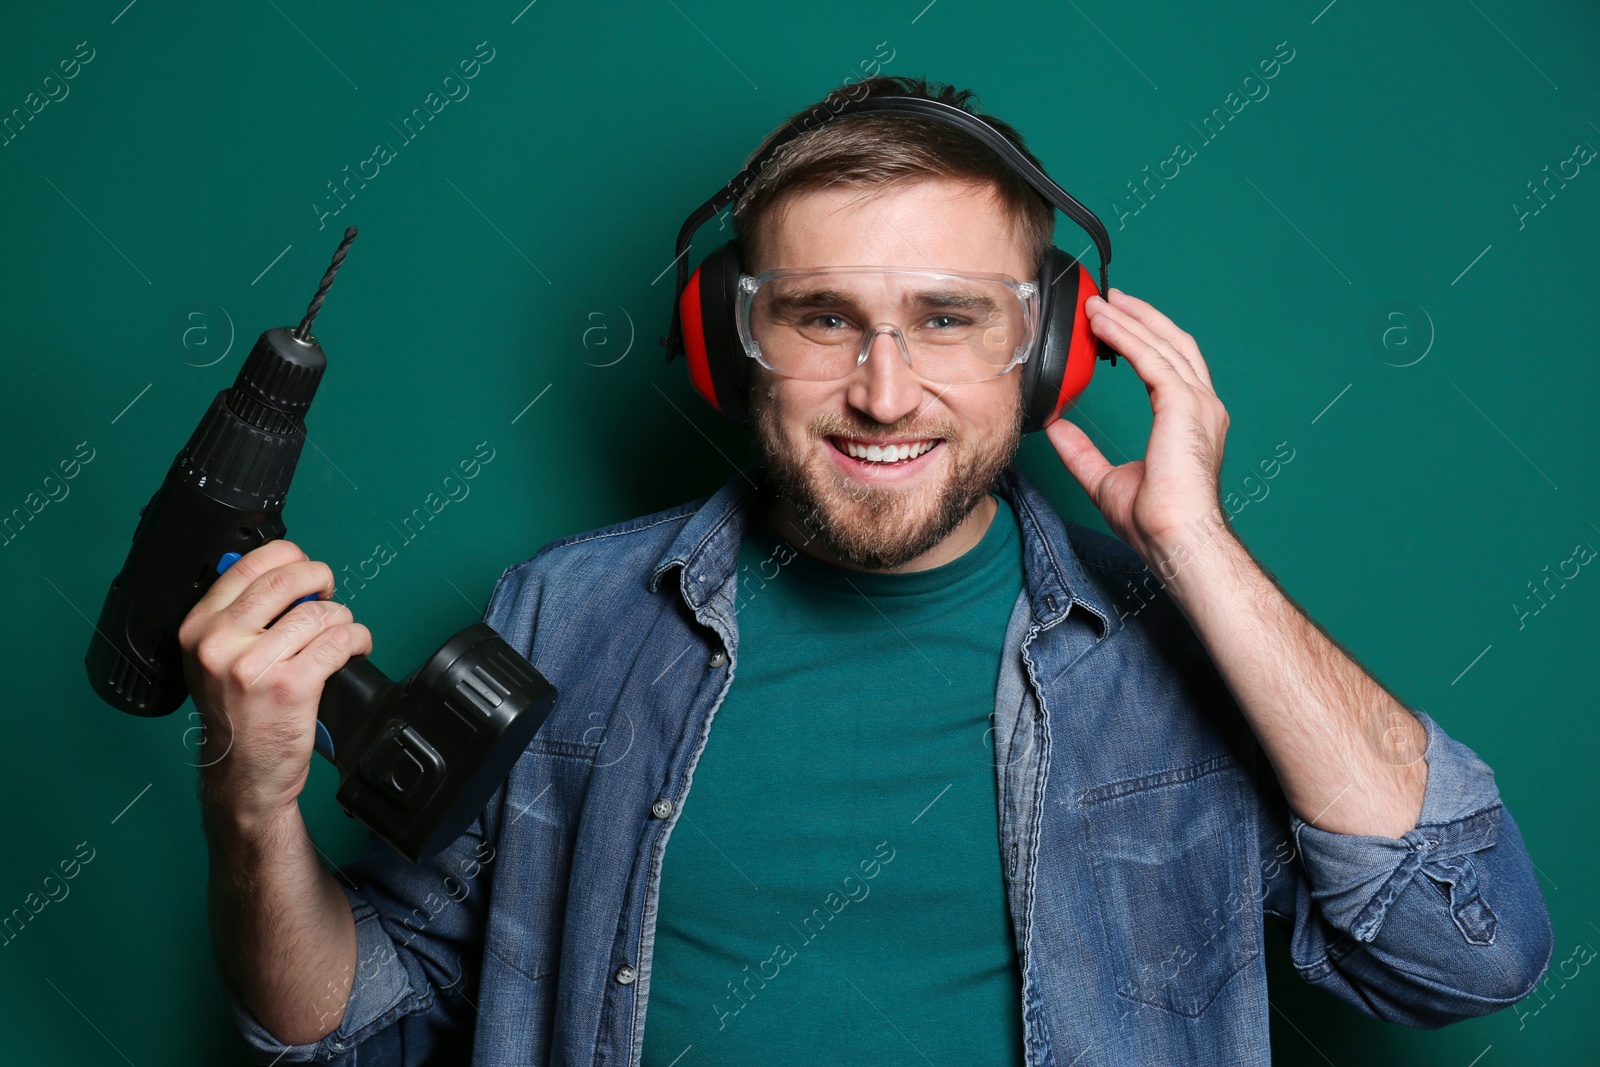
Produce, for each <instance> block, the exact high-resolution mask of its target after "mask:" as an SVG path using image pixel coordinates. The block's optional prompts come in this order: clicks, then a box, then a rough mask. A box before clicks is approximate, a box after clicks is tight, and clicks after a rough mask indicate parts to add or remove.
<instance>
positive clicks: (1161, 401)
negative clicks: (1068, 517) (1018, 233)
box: [1044, 289, 1228, 566]
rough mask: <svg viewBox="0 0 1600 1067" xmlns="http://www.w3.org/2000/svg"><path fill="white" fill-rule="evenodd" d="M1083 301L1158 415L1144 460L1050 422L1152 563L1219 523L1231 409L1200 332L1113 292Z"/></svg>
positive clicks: (1111, 515) (1100, 500) (1070, 462)
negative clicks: (1116, 458) (1192, 529)
mask: <svg viewBox="0 0 1600 1067" xmlns="http://www.w3.org/2000/svg"><path fill="white" fill-rule="evenodd" d="M1110 293H1111V300H1110V302H1109V303H1107V302H1106V301H1105V300H1102V299H1101V298H1100V297H1098V296H1093V297H1090V298H1089V300H1088V301H1087V302H1086V303H1085V304H1084V308H1085V310H1087V311H1088V313H1089V326H1090V329H1092V330H1093V331H1094V333H1095V335H1096V336H1097V337H1100V338H1101V339H1103V340H1104V341H1105V342H1106V343H1107V344H1109V345H1110V346H1111V347H1112V348H1114V349H1116V350H1117V352H1118V353H1120V354H1121V355H1122V356H1124V357H1125V358H1126V359H1127V360H1128V362H1129V363H1130V364H1131V365H1132V366H1133V369H1134V371H1135V373H1137V374H1138V375H1139V377H1140V378H1141V379H1143V381H1144V384H1145V388H1146V389H1147V390H1149V393H1150V407H1151V409H1152V410H1153V411H1154V413H1155V419H1154V422H1153V423H1152V424H1151V427H1150V444H1149V447H1148V448H1147V449H1146V450H1145V458H1144V459H1141V460H1134V461H1132V462H1130V463H1124V464H1122V465H1121V466H1112V465H1111V463H1109V462H1108V461H1107V460H1106V457H1105V456H1104V455H1102V454H1101V452H1100V450H1099V449H1098V448H1096V447H1095V446H1094V443H1093V442H1091V441H1090V440H1089V436H1088V435H1087V434H1085V433H1084V432H1083V430H1081V429H1079V428H1078V426H1076V425H1075V424H1073V423H1071V422H1068V421H1067V420H1066V419H1057V420H1056V421H1055V422H1053V423H1051V424H1050V425H1049V426H1048V427H1046V428H1045V431H1044V432H1045V436H1046V437H1048V438H1049V439H1050V443H1051V444H1052V445H1054V446H1055V450H1056V452H1057V453H1058V454H1059V455H1060V456H1061V462H1062V463H1064V464H1065V465H1066V468H1067V470H1068V471H1070V472H1071V474H1072V476H1073V477H1074V478H1076V479H1077V480H1078V484H1080V485H1082V486H1083V488H1084V491H1085V492H1087V493H1088V494H1089V499H1090V500H1092V501H1094V504H1095V507H1097V508H1099V509H1100V512H1101V514H1103V515H1104V516H1105V518H1106V524H1107V525H1109V526H1110V527H1111V531H1112V532H1113V533H1115V534H1116V535H1117V536H1118V537H1119V538H1121V539H1122V540H1123V541H1124V542H1126V543H1127V544H1128V545H1130V546H1132V547H1133V548H1134V549H1135V550H1136V551H1138V553H1139V554H1140V555H1141V556H1142V557H1143V558H1144V559H1145V561H1146V562H1147V563H1151V565H1152V566H1154V565H1156V563H1155V562H1154V561H1156V560H1158V559H1159V558H1161V557H1162V555H1163V553H1164V552H1166V551H1167V550H1169V549H1170V548H1171V546H1172V545H1173V544H1174V543H1175V542H1177V541H1179V540H1180V539H1181V534H1182V531H1183V530H1184V529H1185V527H1188V526H1190V525H1191V524H1195V523H1200V524H1205V523H1208V522H1210V521H1211V520H1213V519H1215V517H1216V515H1217V512H1218V510H1219V509H1218V506H1217V496H1218V488H1219V485H1220V479H1221V469H1222V442H1223V437H1224V436H1226V434H1227V432H1228V412H1227V410H1226V409H1224V408H1223V406H1222V401H1221V400H1219V399H1218V398H1217V394H1216V392H1215V391H1214V390H1213V389H1212V388H1211V372H1210V371H1209V370H1207V368H1206V363H1205V360H1204V359H1203V358H1202V357H1201V355H1200V348H1199V346H1198V345H1196V344H1195V341H1194V338H1193V337H1191V336H1189V335H1188V334H1186V333H1184V332H1183V331H1182V330H1180V329H1178V327H1177V326H1175V325H1173V322H1172V320H1171V319H1169V318H1167V317H1166V316H1165V315H1163V314H1162V313H1161V312H1159V311H1157V310H1156V309H1155V308H1153V307H1151V306H1150V305H1149V304H1147V303H1145V302H1144V301H1143V300H1140V299H1138V298H1137V297H1132V296H1129V295H1128V294H1127V293H1124V292H1122V291H1121V290H1120V289H1112V290H1110Z"/></svg>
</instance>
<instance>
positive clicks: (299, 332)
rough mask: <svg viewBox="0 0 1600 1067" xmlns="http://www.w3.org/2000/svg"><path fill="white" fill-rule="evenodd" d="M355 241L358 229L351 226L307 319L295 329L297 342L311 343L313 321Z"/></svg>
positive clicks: (314, 299) (324, 277)
mask: <svg viewBox="0 0 1600 1067" xmlns="http://www.w3.org/2000/svg"><path fill="white" fill-rule="evenodd" d="M355 239H356V228H355V227H354V226H351V227H350V228H349V229H347V230H345V231H344V240H342V241H340V242H339V247H338V249H337V250H336V251H335V252H334V253H333V262H332V263H329V264H328V272H327V273H326V274H324V275H323V276H322V283H321V284H320V285H318V286H317V295H316V296H314V297H312V298H311V305H310V306H309V307H307V308H306V317H305V318H303V319H301V320H300V325H299V326H296V327H295V329H294V338H295V340H297V341H301V342H307V343H308V342H309V338H310V336H311V320H312V319H314V318H316V317H317V312H319V311H321V310H322V298H323V297H325V296H327V295H328V287H329V286H331V285H332V284H333V276H334V275H335V274H337V273H339V266H340V264H342V263H343V262H344V257H345V253H347V252H348V251H349V250H350V242H351V241H354V240H355Z"/></svg>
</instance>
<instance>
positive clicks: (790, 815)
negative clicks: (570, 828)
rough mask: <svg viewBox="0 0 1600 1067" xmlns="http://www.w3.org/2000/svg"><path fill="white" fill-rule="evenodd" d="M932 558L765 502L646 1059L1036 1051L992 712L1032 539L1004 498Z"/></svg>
mask: <svg viewBox="0 0 1600 1067" xmlns="http://www.w3.org/2000/svg"><path fill="white" fill-rule="evenodd" d="M996 499H997V500H998V502H999V507H998V508H997V510H996V513H995V518H994V520H993V521H992V522H991V523H990V525H989V529H988V531H987V532H986V533H985V534H984V536H983V538H982V539H981V541H980V542H979V543H978V544H977V545H975V546H974V547H973V548H971V549H969V550H968V551H967V552H965V553H963V554H962V555H961V556H959V557H957V558H956V559H954V560H952V561H950V562H948V563H946V564H944V565H943V566H939V567H935V568H932V569H930V570H924V571H916V572H911V573H906V574H881V573H870V572H864V571H856V570H849V569H845V568H841V567H834V566H831V565H829V564H825V563H822V562H820V561H818V560H815V559H813V558H811V557H810V556H807V555H805V554H804V553H801V552H800V551H798V550H797V549H795V548H794V547H792V546H790V545H789V544H788V543H787V542H785V541H783V540H781V539H780V538H778V537H777V536H776V535H775V534H774V533H773V532H772V531H770V530H769V529H768V528H767V527H766V526H765V524H764V523H762V522H760V521H759V520H758V521H757V522H755V523H753V524H752V527H751V530H750V533H749V534H748V535H747V536H746V538H745V540H744V542H743V544H742V545H741V548H740V569H739V573H738V581H737V586H738V601H737V613H738V626H739V645H738V659H737V663H736V665H735V666H736V669H735V674H734V680H733V684H732V686H731V687H730V688H729V690H728V692H727V694H726V696H725V697H724V698H723V702H722V704H721V706H720V707H719V708H718V709H717V711H716V714H715V716H714V717H713V718H712V722H711V732H710V735H709V736H708V738H707V741H706V746H705V750H704V751H703V752H702V753H701V756H700V759H699V762H698V764H697V765H696V767H695V769H694V777H693V780H692V785H691V788H690V790H689V794H688V797H687V799H686V801H685V803H684V805H683V810H682V812H681V813H680V817H679V821H678V823H677V824H676V825H675V827H674V828H673V832H672V837H671V838H670V840H669V841H668V843H667V849H666V853H665V857H664V859H663V861H662V871H661V889H660V898H659V905H658V911H657V916H656V928H655V947H654V952H653V954H652V958H651V965H650V966H651V976H650V989H649V1001H648V1004H647V1007H646V1010H645V1028H644V1059H643V1067H693V1065H695V1064H757V1063H758V1064H761V1065H762V1067H784V1065H788V1064H808V1065H809V1064H817V1063H860V1064H908V1065H911V1064H914V1065H916V1067H927V1065H928V1064H929V1063H932V1064H936V1065H939V1067H944V1065H946V1064H949V1065H957V1064H972V1063H985V1064H992V1063H1011V1064H1020V1063H1022V1062H1023V1043H1022V1000H1021V974H1020V971H1019V968H1018V963H1017V953H1016V945H1015V941H1014V940H1013V935H1012V928H1011V922H1010V917H1009V914H1008V910H1007V905H1006V899H1005V882H1004V876H1003V873H1002V871H1001V866H1000V863H1001V859H1000V845H999V831H998V815H997V799H996V787H995V780H996V770H995V766H994V748H993V744H992V740H991V734H990V725H991V715H992V713H993V711H994V703H995V686H996V684H997V682H998V679H999V670H1000V657H1001V654H1002V647H1003V643H1004V636H1005V630H1006V624H1007V622H1008V621H1009V620H1010V618H1011V611H1012V608H1013V606H1014V605H1015V602H1016V599H1017V595H1018V594H1019V593H1020V592H1021V590H1022V577H1023V576H1022V542H1021V537H1020V535H1019V533H1018V530H1017V523H1016V517H1015V516H1014V515H1013V514H1012V511H1011V507H1010V505H1009V504H1007V503H1006V501H1005V500H1003V499H1000V498H998V497H997V498H996Z"/></svg>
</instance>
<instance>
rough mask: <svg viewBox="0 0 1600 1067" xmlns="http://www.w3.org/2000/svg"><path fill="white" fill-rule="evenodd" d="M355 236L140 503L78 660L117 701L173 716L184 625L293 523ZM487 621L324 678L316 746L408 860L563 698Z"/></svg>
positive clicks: (359, 812) (458, 817)
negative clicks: (236, 568)
mask: <svg viewBox="0 0 1600 1067" xmlns="http://www.w3.org/2000/svg"><path fill="white" fill-rule="evenodd" d="M354 237H355V229H354V227H352V228H351V229H349V230H347V231H346V232H345V239H344V242H343V243H342V244H341V245H340V246H339V251H338V252H337V253H336V254H335V256H334V260H333V263H332V265H331V266H330V267H329V268H328V272H327V273H326V274H325V275H324V276H323V280H322V284H321V286H320V287H319V288H318V290H317V295H316V296H315V297H314V298H313V300H312V302H311V307H310V308H309V309H308V310H307V313H306V317H305V319H304V320H302V322H301V323H300V325H299V326H298V327H275V328H273V329H270V330H268V331H267V332H266V333H263V334H262V335H261V337H260V338H259V339H258V340H257V341H256V343H255V347H254V348H252V349H251V351H250V355H249V356H248V357H247V358H246V359H245V362H244V365H243V366H242V367H241V368H240V370H239V374H238V376H237V377H236V378H235V380H234V383H233V385H232V386H230V387H229V388H227V389H224V390H222V391H221V392H219V393H218V394H217V396H216V398H215V399H213V400H212V402H211V406H210V407H209V408H208V409H207V410H206V413H205V416H204V417H203V418H202V419H201V420H200V424H199V426H197V427H196V428H195V431H194V433H193V434H192V435H191V436H190V438H189V441H188V443H187V444H186V445H184V447H183V449H182V451H180V452H179V453H178V454H177V457H176V458H175V459H174V460H173V463H172V466H171V467H170V468H169V469H168V471H167V476H166V479H165V480H164V481H163V482H162V484H161V487H160V488H159V489H157V490H156V493H155V495H154V496H152V497H151V498H150V502H149V503H147V504H146V505H145V506H144V508H143V509H142V510H141V511H140V519H139V524H138V527H137V528H136V529H135V530H134V534H133V545H132V547H131V548H130V550H129V552H128V557H127V560H126V561H125V562H124V564H123V567H122V570H121V572H120V573H118V575H117V576H116V578H115V579H113V580H112V583H111V588H110V591H109V593H108V594H107V596H106V600H105V605H104V607H103V608H102V609H101V612H100V620H99V624H98V625H97V626H96V627H95V633H94V636H93V638H92V639H91V642H90V645H89V651H88V654H87V656H86V657H85V659H84V662H85V664H86V666H87V668H88V672H89V682H90V685H91V686H93V688H94V691H95V692H96V693H97V694H99V696H100V697H101V698H102V699H103V700H105V701H106V703H108V704H110V705H111V706H112V707H114V708H117V709H118V710H121V711H125V712H128V713H130V714H134V715H145V716H160V715H167V714H170V713H171V712H173V711H175V710H177V708H178V707H179V706H180V705H181V704H182V703H183V702H184V700H185V699H186V698H187V697H188V696H189V690H188V685H187V682H186V681H185V679H184V675H183V656H182V650H181V649H180V648H179V646H178V640H177V633H178V627H179V625H180V624H181V623H182V621H183V619H184V617H185V616H186V615H188V613H189V611H190V610H191V609H192V608H193V607H194V605H195V604H196V603H197V602H198V601H199V600H200V598H201V596H203V595H204V594H205V592H206V591H207V590H208V589H210V587H211V583H212V582H214V581H215V580H216V577H217V575H218V573H220V571H221V570H224V569H226V568H227V567H228V566H229V565H231V563H232V561H233V560H234V559H237V558H238V556H241V555H243V554H244V553H246V552H249V551H250V550H251V549H253V548H256V547H258V546H260V545H263V544H265V543H266V542H268V541H272V540H276V539H278V538H281V537H283V536H284V534H285V532H286V531H285V527H284V524H283V505H284V500H285V498H286V497H287V495H288V490H289V483H290V481H291V480H292V479H293V477H294V471H295V466H296V464H297V463H298V462H299V459H300V453H301V447H302V444H303V443H304V441H305V421H304V420H305V414H306V410H307V409H308V408H309V407H310V404H311V399H312V397H313V396H314V395H315V393H316V390H317V386H318V384H319V383H320V381H321V379H322V374H323V371H324V369H325V368H326V366H327V360H326V358H325V356H324V355H323V352H322V348H321V346H320V345H318V344H317V342H316V338H315V337H313V336H312V335H311V332H310V327H311V321H312V319H313V318H315V316H316V313H317V310H318V309H319V308H320V307H321V304H322V299H323V297H324V295H325V294H326V293H327V290H328V286H329V285H330V284H331V283H332V280H333V275H334V274H335V272H336V271H337V270H338V268H339V265H340V263H342V262H343V259H344V255H345V252H346V250H347V249H348V247H349V244H350V242H351V240H353V239H354ZM555 697H556V692H555V689H554V688H553V687H552V686H551V685H550V683H549V682H547V681H546V680H545V679H544V677H543V676H542V675H540V674H539V672H538V671H537V670H535V669H534V667H533V666H532V665H531V664H530V663H529V662H528V661H527V659H526V658H525V657H523V656H522V655H521V654H519V653H518V652H517V651H516V650H515V649H513V648H511V646H509V645H507V644H506V643H505V641H504V640H502V639H501V638H500V636H499V635H498V634H496V633H495V632H494V630H493V629H491V628H490V627H489V626H487V625H485V624H482V623H479V624H476V625H473V626H469V627H467V628H466V629H465V630H462V631H461V632H460V633H458V634H456V635H455V636H454V637H452V638H450V640H448V641H446V642H445V643H444V645H443V646H441V647H440V649H439V650H438V651H437V652H435V653H434V654H433V655H432V656H431V657H429V659H428V661H427V662H426V663H425V664H423V666H422V667H420V668H418V670H416V671H415V672H413V673H412V674H411V675H409V676H408V677H406V678H405V679H404V680H402V681H400V682H394V681H391V680H390V679H389V678H387V677H385V676H384V674H383V672H381V671H380V670H378V668H377V667H375V666H373V665H372V664H371V663H370V662H368V660H367V658H366V657H365V656H355V657H352V658H351V660H350V661H349V662H348V663H347V664H346V665H345V666H344V667H342V668H340V669H339V670H338V671H335V672H334V674H333V675H332V676H331V677H329V679H328V681H327V683H326V684H325V685H324V687H323V692H322V697H321V700H320V702H319V704H318V708H317V751H318V752H320V753H322V755H324V756H325V757H327V758H328V759H329V760H330V761H331V762H333V763H334V765H335V766H337V767H338V769H339V783H340V784H339V792H338V800H339V804H340V806H341V807H343V808H344V810H345V811H346V812H348V813H349V814H350V815H352V816H354V817H355V818H357V819H359V820H361V822H363V823H364V824H366V825H367V826H368V827H369V828H371V829H372V830H373V832H374V833H376V834H377V835H378V836H380V837H382V838H383V839H384V840H385V841H387V842H388V843H389V844H390V845H392V846H393V847H394V848H395V849H396V850H397V851H398V852H400V853H401V854H402V855H404V856H405V857H406V858H407V859H410V860H412V861H413V862H415V861H418V860H422V859H427V858H429V857H431V856H433V855H434V854H436V853H437V852H438V851H439V850H440V849H442V848H443V847H444V846H445V845H447V844H449V843H450V842H451V841H453V840H455V838H457V837H459V836H460V835H461V833H462V832H464V831H465V830H466V828H467V827H468V826H469V825H470V824H471V822H472V819H473V818H474V817H475V816H476V815H477V814H478V812H479V811H480V810H481V809H482V807H483V806H484V804H486V803H487V802H488V799H489V796H490V795H491V794H492V793H493V792H494V790H495V789H496V788H497V787H498V786H499V785H500V784H501V782H503V781H504V780H505V777H506V775H507V774H509V773H510V770H511V766H512V765H513V764H514V763H515V762H516V760H517V757H518V756H520V755H521V754H522V751H523V750H524V749H525V748H526V747H527V745H528V743H529V742H530V741H531V740H532V739H533V736H534V734H535V733H536V732H537V731H538V729H539V726H540V725H541V724H542V723H543V722H544V720H545V718H546V716H548V714H549V712H550V709H551V707H552V706H553V704H554V702H555Z"/></svg>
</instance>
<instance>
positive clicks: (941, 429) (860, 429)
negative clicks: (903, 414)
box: [810, 415, 960, 441]
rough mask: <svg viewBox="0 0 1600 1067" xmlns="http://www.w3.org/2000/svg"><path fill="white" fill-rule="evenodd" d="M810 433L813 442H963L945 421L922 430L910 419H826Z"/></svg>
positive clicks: (814, 423)
mask: <svg viewBox="0 0 1600 1067" xmlns="http://www.w3.org/2000/svg"><path fill="white" fill-rule="evenodd" d="M810 430H811V435H812V437H813V438H823V437H911V438H916V439H918V440H921V439H924V438H928V439H931V438H935V437H938V438H943V439H944V440H946V441H957V440H959V439H960V435H959V434H958V433H957V432H956V428H955V427H954V426H953V425H951V424H950V422H949V421H948V420H945V419H933V420H930V421H928V422H925V423H923V424H922V425H920V426H918V425H915V424H914V422H913V421H912V420H910V419H902V420H900V421H899V422H894V423H883V422H871V421H869V422H859V421H856V420H852V419H846V418H840V417H837V416H827V415H824V416H820V417H818V418H816V419H813V420H812V422H811V426H810Z"/></svg>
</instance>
